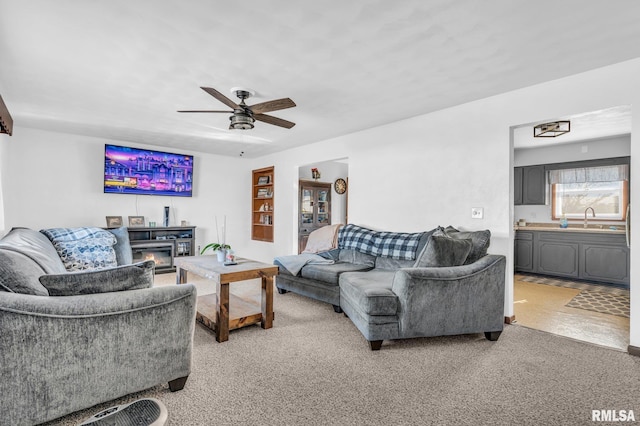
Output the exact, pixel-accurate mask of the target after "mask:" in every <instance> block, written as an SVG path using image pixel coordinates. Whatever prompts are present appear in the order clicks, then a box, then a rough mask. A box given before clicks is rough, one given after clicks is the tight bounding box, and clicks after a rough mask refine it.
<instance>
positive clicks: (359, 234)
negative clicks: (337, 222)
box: [338, 225, 377, 256]
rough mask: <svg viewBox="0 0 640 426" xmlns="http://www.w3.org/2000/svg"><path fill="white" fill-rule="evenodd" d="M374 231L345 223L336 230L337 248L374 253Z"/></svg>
mask: <svg viewBox="0 0 640 426" xmlns="http://www.w3.org/2000/svg"><path fill="white" fill-rule="evenodd" d="M376 234H377V232H376V231H372V230H371V229H367V228H362V227H360V226H357V225H347V226H343V227H342V228H340V231H338V248H341V249H353V250H357V251H359V252H361V253H366V254H372V255H374V256H375V255H376V246H375V240H376Z"/></svg>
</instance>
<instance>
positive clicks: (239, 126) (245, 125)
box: [229, 113, 255, 130]
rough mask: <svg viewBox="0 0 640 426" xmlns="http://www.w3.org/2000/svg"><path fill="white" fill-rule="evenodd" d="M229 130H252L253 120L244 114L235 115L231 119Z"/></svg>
mask: <svg viewBox="0 0 640 426" xmlns="http://www.w3.org/2000/svg"><path fill="white" fill-rule="evenodd" d="M229 120H231V124H230V125H229V128H230V129H233V130H251V129H253V123H254V122H255V120H254V118H253V117H251V116H250V115H248V114H246V113H235V114H233V115H232V116H231V117H229Z"/></svg>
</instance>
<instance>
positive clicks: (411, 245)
mask: <svg viewBox="0 0 640 426" xmlns="http://www.w3.org/2000/svg"><path fill="white" fill-rule="evenodd" d="M423 235H424V232H417V233H412V234H408V233H403V232H378V231H373V230H371V229H367V228H363V227H361V226H357V225H351V224H350V225H347V226H344V227H342V228H341V229H340V231H339V234H338V247H339V248H341V249H353V250H357V251H359V252H361V253H366V254H371V255H373V256H381V257H390V258H392V259H402V260H415V259H416V252H417V251H418V244H419V243H420V238H421V237H422V236H423Z"/></svg>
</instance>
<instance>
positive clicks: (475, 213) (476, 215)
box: [471, 207, 484, 219]
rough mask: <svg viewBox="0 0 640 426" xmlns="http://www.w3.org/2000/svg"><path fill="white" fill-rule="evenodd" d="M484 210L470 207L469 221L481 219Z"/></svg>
mask: <svg viewBox="0 0 640 426" xmlns="http://www.w3.org/2000/svg"><path fill="white" fill-rule="evenodd" d="M482 216H484V209H483V208H482V207H471V219H482Z"/></svg>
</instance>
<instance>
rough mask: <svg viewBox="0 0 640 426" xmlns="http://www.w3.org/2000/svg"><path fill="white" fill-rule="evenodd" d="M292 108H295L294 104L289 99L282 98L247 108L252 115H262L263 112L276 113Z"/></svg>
mask: <svg viewBox="0 0 640 426" xmlns="http://www.w3.org/2000/svg"><path fill="white" fill-rule="evenodd" d="M294 106H296V104H295V102H293V101H292V100H291V99H289V98H282V99H276V100H274V101H267V102H262V103H259V104H255V105H251V106H249V109H250V110H251V111H253V113H254V114H262V113H263V112H271V111H277V110H279V109H285V108H292V107H294Z"/></svg>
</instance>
